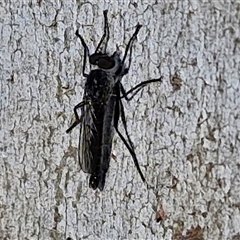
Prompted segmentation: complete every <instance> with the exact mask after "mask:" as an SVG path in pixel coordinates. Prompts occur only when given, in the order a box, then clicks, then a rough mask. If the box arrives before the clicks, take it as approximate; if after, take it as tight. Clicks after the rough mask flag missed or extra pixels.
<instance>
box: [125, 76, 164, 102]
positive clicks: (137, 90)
mask: <svg viewBox="0 0 240 240" xmlns="http://www.w3.org/2000/svg"><path fill="white" fill-rule="evenodd" d="M161 81H162V77H160V78H156V79H150V80H147V81H144V82H141V83H139V84H137V85H136V86H135V87H133V88H131V89H130V90H128V91H127V92H126V91H125V89H124V88H123V86H122V84H120V86H121V92H122V96H121V98H125V99H126V100H127V101H130V100H132V99H133V97H134V96H135V95H136V94H137V93H138V92H139V91H140V90H141V89H142V88H144V87H145V86H147V85H148V84H149V83H154V82H161ZM130 93H132V96H130V97H128V94H130Z"/></svg>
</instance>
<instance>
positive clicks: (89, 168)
mask: <svg viewBox="0 0 240 240" xmlns="http://www.w3.org/2000/svg"><path fill="white" fill-rule="evenodd" d="M94 118H95V115H94V109H93V107H92V105H91V101H88V104H85V105H84V107H83V108H82V122H81V126H80V134H79V146H78V151H79V152H78V158H79V159H78V160H79V164H80V167H81V169H82V170H83V171H84V172H86V173H90V174H91V173H92V172H93V156H92V153H91V151H90V146H91V141H92V138H93V132H94V130H95V125H94Z"/></svg>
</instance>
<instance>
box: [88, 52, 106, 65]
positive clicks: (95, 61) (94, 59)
mask: <svg viewBox="0 0 240 240" xmlns="http://www.w3.org/2000/svg"><path fill="white" fill-rule="evenodd" d="M102 55H103V54H102V53H94V54H92V55H91V56H90V57H89V62H90V64H92V65H97V64H98V61H99V59H100V58H101V57H102Z"/></svg>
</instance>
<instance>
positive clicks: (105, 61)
mask: <svg viewBox="0 0 240 240" xmlns="http://www.w3.org/2000/svg"><path fill="white" fill-rule="evenodd" d="M97 65H98V67H99V68H102V69H111V68H113V67H114V66H115V61H114V59H112V58H111V57H102V58H100V59H99V61H98V63H97Z"/></svg>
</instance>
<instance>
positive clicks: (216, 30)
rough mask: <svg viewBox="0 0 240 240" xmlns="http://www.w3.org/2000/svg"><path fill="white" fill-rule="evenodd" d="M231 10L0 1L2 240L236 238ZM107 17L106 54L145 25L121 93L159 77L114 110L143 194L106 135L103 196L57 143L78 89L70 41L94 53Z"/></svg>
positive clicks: (235, 38) (238, 182)
mask: <svg viewBox="0 0 240 240" xmlns="http://www.w3.org/2000/svg"><path fill="white" fill-rule="evenodd" d="M239 6H240V2H239V1H234V3H233V1H232V3H230V2H227V3H226V1H223V0H219V1H213V2H212V3H211V1H209V2H202V1H193V0H192V1H190V0H189V1H180V0H179V1H172V2H168V1H158V0H156V1H152V0H151V1H141V2H139V1H136V2H134V1H120V0H118V1H116V2H114V3H113V2H112V3H110V2H109V1H105V2H104V1H100V2H99V1H96V0H94V1H91V3H90V2H89V1H71V0H70V1H62V0H60V1H41V0H37V1H36V0H35V1H34V0H33V1H17V0H12V1H3V2H2V3H0V13H1V14H0V36H1V41H0V70H1V71H0V72H1V75H0V87H1V94H0V109H1V120H0V128H1V129H0V158H1V159H0V167H1V170H0V212H1V215H0V216H1V218H0V239H6V240H7V239H11V240H12V239H31V240H32V239H67V238H68V237H69V238H71V239H73V240H75V239H83V238H87V239H188V240H189V239H208V240H209V239H240V213H239V211H240V201H239V192H240V171H239V166H240V157H239V152H240V136H239V133H240V120H239V118H240V111H239V104H240V97H239V96H240V92H239V89H240V84H239V74H240V64H239V62H240V57H239V56H240V36H239V24H240V7H239ZM104 9H108V17H109V25H110V26H109V27H110V40H109V49H108V50H109V53H110V54H112V53H113V52H114V51H115V50H116V44H117V45H118V46H119V47H120V49H121V50H122V51H123V52H124V48H125V47H126V44H127V42H128V40H129V38H130V36H131V34H132V33H133V32H134V29H135V26H136V25H137V23H138V22H139V23H140V24H142V25H143V27H142V29H141V30H140V32H139V35H138V39H137V41H136V42H135V44H134V48H133V59H132V65H131V69H130V71H129V74H128V75H126V76H125V77H124V78H123V79H122V83H123V85H124V87H125V88H126V89H130V88H131V87H133V86H134V85H136V84H138V83H139V82H141V81H144V80H148V79H151V78H156V77H159V76H162V77H163V80H162V83H154V84H151V85H149V86H147V87H145V88H144V90H142V91H141V92H140V93H138V94H137V95H136V96H135V97H134V99H133V100H132V101H130V102H124V106H125V112H126V117H127V124H128V130H129V134H130V136H131V139H132V142H133V143H134V145H135V150H136V153H137V156H138V159H139V164H140V167H141V169H142V171H143V173H144V175H145V178H146V179H147V182H148V184H149V187H147V185H146V184H143V183H142V181H141V179H140V176H139V174H138V172H137V170H136V168H135V166H134V163H133V161H132V159H131V156H130V154H129V152H128V151H127V149H126V147H125V146H124V144H123V142H121V140H120V138H119V137H118V136H115V138H114V144H113V154H114V155H115V156H116V161H114V160H112V161H111V163H110V169H109V172H108V175H107V179H106V185H105V189H104V191H103V192H99V191H93V190H92V189H89V187H88V179H89V176H88V175H87V174H85V173H83V172H82V171H81V169H80V167H79V164H78V158H77V147H78V138H79V136H78V135H79V130H78V129H74V130H73V131H72V133H71V134H66V133H65V131H66V129H67V128H68V127H69V126H70V122H71V118H72V116H73V107H74V106H75V105H76V104H77V103H79V102H80V101H81V100H82V95H83V87H84V82H85V79H84V77H83V76H82V61H83V47H82V46H81V44H80V41H79V39H77V38H76V36H75V31H76V29H79V32H80V33H81V34H82V35H83V36H84V38H85V40H86V42H87V44H88V46H89V48H90V51H91V52H93V51H94V48H95V47H96V45H97V43H98V42H99V40H100V38H101V36H102V34H103V10H104ZM88 71H89V69H88ZM120 129H121V130H122V131H123V128H122V125H120ZM156 218H157V220H159V222H157V221H156Z"/></svg>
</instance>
